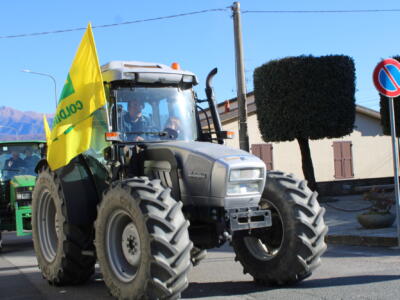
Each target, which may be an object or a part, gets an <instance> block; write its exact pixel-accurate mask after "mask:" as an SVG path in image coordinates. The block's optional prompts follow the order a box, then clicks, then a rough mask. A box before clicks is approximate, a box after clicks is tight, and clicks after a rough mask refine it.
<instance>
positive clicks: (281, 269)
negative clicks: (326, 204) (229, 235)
mask: <svg viewBox="0 0 400 300" xmlns="http://www.w3.org/2000/svg"><path fill="white" fill-rule="evenodd" d="M260 206H261V207H262V208H263V209H270V210H271V213H272V227H268V228H261V229H255V230H252V231H251V232H250V233H249V232H248V231H238V232H235V233H234V235H233V240H232V244H233V248H234V250H235V252H236V260H239V261H240V263H241V264H242V265H243V268H244V273H250V275H252V276H253V278H254V279H255V280H256V281H257V282H259V283H262V284H266V285H289V284H294V283H296V282H299V281H301V280H303V279H305V278H306V277H308V276H309V275H311V272H312V271H313V270H314V269H315V268H316V267H317V266H318V265H319V264H320V257H321V255H322V254H323V253H324V252H325V250H326V244H325V241H324V238H325V235H326V233H327V230H328V228H327V227H326V226H325V223H324V220H323V215H324V212H325V209H324V208H321V207H320V206H319V203H318V201H317V193H316V192H314V193H313V192H311V190H310V189H309V188H308V187H307V184H306V182H305V181H304V180H302V181H300V180H297V179H295V178H293V177H292V176H291V175H287V174H284V173H281V172H269V173H268V174H267V181H266V186H265V189H264V193H263V196H262V198H261V201H260Z"/></svg>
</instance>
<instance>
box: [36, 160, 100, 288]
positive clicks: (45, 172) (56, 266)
mask: <svg viewBox="0 0 400 300" xmlns="http://www.w3.org/2000/svg"><path fill="white" fill-rule="evenodd" d="M67 220H68V219H67V209H66V203H65V199H64V196H63V192H62V190H61V185H60V182H59V178H58V176H57V175H56V174H55V173H54V172H52V171H51V170H50V169H49V168H48V167H47V166H45V167H43V168H41V169H40V170H39V175H38V178H37V181H36V185H35V189H34V191H33V194H32V238H33V246H34V249H35V253H36V258H37V261H38V265H39V268H40V269H41V271H42V274H43V276H44V278H46V279H47V280H48V281H49V283H50V284H55V285H65V284H81V283H84V282H86V281H87V280H88V279H89V278H90V277H91V275H92V274H93V273H94V265H95V262H96V261H95V257H94V255H92V256H88V255H83V253H84V252H85V251H87V252H93V249H94V247H93V237H94V233H93V226H74V225H72V224H68V221H67ZM93 253H94V252H93Z"/></svg>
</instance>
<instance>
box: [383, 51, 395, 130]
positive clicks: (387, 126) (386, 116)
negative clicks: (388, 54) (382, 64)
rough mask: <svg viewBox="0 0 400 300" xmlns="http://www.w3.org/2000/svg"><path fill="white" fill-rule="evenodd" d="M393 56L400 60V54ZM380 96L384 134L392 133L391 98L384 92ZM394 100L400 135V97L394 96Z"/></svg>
mask: <svg viewBox="0 0 400 300" xmlns="http://www.w3.org/2000/svg"><path fill="white" fill-rule="evenodd" d="M393 58H394V59H395V60H397V61H399V62H400V55H396V56H393ZM379 96H380V112H381V125H382V129H383V134H386V135H391V131H390V116H389V99H388V97H386V96H383V95H382V94H379ZM393 100H394V116H395V124H396V136H397V137H400V97H396V98H393Z"/></svg>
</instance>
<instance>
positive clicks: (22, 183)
mask: <svg viewBox="0 0 400 300" xmlns="http://www.w3.org/2000/svg"><path fill="white" fill-rule="evenodd" d="M35 180H36V177H35V176H32V175H17V176H14V177H13V178H12V179H11V184H12V185H13V186H14V187H15V188H18V187H26V186H34V185H35Z"/></svg>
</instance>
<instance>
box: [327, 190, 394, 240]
mask: <svg viewBox="0 0 400 300" xmlns="http://www.w3.org/2000/svg"><path fill="white" fill-rule="evenodd" d="M321 200H322V201H321V206H323V207H325V209H326V212H325V218H324V219H325V223H326V224H327V225H328V226H329V231H328V235H327V237H326V241H327V243H330V244H343V245H360V246H383V247H395V246H397V225H396V221H395V222H394V223H393V225H392V227H389V228H382V229H364V228H363V227H362V226H361V225H360V224H359V223H358V221H357V215H358V214H360V213H362V211H359V212H345V211H341V210H339V209H347V210H356V209H361V208H364V207H367V206H369V205H370V203H369V202H368V201H365V200H363V199H362V195H351V196H339V197H323V198H321ZM323 201H327V202H323ZM333 207H336V208H339V209H335V208H333ZM392 212H393V213H396V212H395V207H392Z"/></svg>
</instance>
